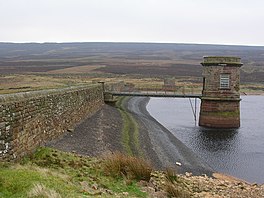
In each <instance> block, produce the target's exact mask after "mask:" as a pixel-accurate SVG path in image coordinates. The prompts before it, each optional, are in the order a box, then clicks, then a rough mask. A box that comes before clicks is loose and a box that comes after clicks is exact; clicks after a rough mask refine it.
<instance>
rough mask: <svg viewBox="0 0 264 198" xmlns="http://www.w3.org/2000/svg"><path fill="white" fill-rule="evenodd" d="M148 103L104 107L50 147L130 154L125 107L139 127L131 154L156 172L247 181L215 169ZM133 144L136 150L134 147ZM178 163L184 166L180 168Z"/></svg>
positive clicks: (129, 101)
mask: <svg viewBox="0 0 264 198" xmlns="http://www.w3.org/2000/svg"><path fill="white" fill-rule="evenodd" d="M149 100H150V98H136V97H131V98H127V100H125V102H124V104H123V107H113V106H110V105H104V106H103V107H102V109H100V110H99V111H98V112H96V113H95V114H94V115H92V116H91V117H89V118H86V119H85V120H83V121H82V122H81V123H79V124H78V125H77V126H76V128H75V129H73V130H72V131H71V132H67V133H66V134H64V135H63V136H62V137H61V138H59V139H57V140H53V141H51V142H50V143H49V144H47V146H49V147H53V148H56V149H59V150H63V151H66V152H73V153H77V154H81V155H86V156H93V157H99V156H102V155H104V154H106V153H109V152H123V153H127V152H126V149H125V148H124V145H123V140H122V139H123V137H122V136H123V128H122V125H124V123H123V119H122V116H121V113H120V112H119V111H120V110H122V108H123V111H124V112H127V113H128V114H130V115H131V117H132V118H133V119H135V121H136V123H137V128H138V143H139V145H140V152H138V151H135V149H131V150H132V151H133V153H132V155H135V156H139V157H143V158H144V159H146V160H147V161H150V163H151V164H152V165H153V167H154V168H155V169H158V170H164V169H166V168H174V169H176V171H177V173H178V174H185V173H186V172H189V173H192V174H193V175H200V176H201V175H205V174H206V175H207V176H209V177H214V178H228V179H229V180H236V181H243V182H246V181H244V180H242V179H239V178H235V177H233V176H230V175H227V174H224V173H218V172H216V171H215V170H213V169H212V168H211V167H210V166H209V165H208V164H206V163H205V162H204V161H203V160H202V159H201V158H200V157H199V156H198V155H197V154H195V153H194V152H193V151H191V149H189V148H188V147H187V146H186V145H184V144H183V143H182V142H181V141H180V140H178V139H177V138H176V137H175V136H174V135H173V134H172V133H171V132H170V131H169V130H168V129H166V128H165V127H164V126H163V125H162V124H160V123H159V122H158V121H157V120H155V119H154V118H153V117H152V116H151V115H150V114H149V112H148V111H147V109H146V106H147V104H148V102H149ZM130 143H131V142H130ZM131 145H132V147H133V144H131ZM134 151H135V152H134ZM139 153H142V154H143V155H142V156H141V155H140V154H139ZM176 162H179V163H180V164H181V165H180V166H179V165H177V164H176ZM246 183H249V182H246Z"/></svg>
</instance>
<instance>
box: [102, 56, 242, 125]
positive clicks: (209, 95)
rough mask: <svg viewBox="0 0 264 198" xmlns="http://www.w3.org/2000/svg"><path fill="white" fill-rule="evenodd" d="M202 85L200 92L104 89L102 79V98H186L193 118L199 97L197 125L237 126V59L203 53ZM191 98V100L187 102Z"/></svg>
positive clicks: (106, 99) (238, 69)
mask: <svg viewBox="0 0 264 198" xmlns="http://www.w3.org/2000/svg"><path fill="white" fill-rule="evenodd" d="M201 64H202V66H203V74H202V76H203V88H202V91H201V94H196V93H193V91H191V92H186V89H185V88H184V87H181V88H178V90H181V92H179V91H178V90H175V89H174V90H173V89H168V88H169V87H168V86H165V87H164V88H165V89H164V90H160V89H158V90H155V89H150V90H143V91H142V90H140V91H139V90H134V89H133V88H132V89H131V88H130V89H127V90H125V91H124V90H119V91H116V90H108V89H107V88H106V85H105V83H104V82H100V83H102V86H103V90H104V100H105V102H110V103H111V102H115V96H133V97H164V98H189V101H190V104H191V108H192V111H193V114H194V119H195V122H196V103H197V101H196V99H200V100H201V106H200V115H199V125H200V126H204V127H211V128H238V127H240V100H241V99H240V93H239V84H240V67H241V66H242V63H241V59H240V58H238V57H222V56H210V57H204V58H203V62H202V63H201ZM191 98H194V99H195V100H194V104H193V103H192V102H191V100H190V99H191Z"/></svg>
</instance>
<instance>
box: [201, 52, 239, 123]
mask: <svg viewBox="0 0 264 198" xmlns="http://www.w3.org/2000/svg"><path fill="white" fill-rule="evenodd" d="M201 64H202V65H203V91H202V97H201V108H200V117H199V125H200V126H204V127H212V128H238V127H240V104H239V103H240V93H239V84H240V67H241V66H242V65H243V64H242V63H241V59H240V58H238V57H222V56H221V57H220V56H208V57H204V59H203V62H202V63H201Z"/></svg>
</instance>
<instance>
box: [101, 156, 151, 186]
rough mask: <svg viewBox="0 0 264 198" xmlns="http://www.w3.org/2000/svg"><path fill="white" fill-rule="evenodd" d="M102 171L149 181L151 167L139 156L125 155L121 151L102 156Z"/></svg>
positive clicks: (114, 175)
mask: <svg viewBox="0 0 264 198" xmlns="http://www.w3.org/2000/svg"><path fill="white" fill-rule="evenodd" d="M104 158H105V160H104V172H105V173H106V174H110V175H111V176H113V177H120V176H124V177H126V178H127V179H135V180H138V181H139V180H145V181H149V180H150V176H151V172H152V170H153V169H152V167H151V165H150V164H149V163H148V162H146V161H145V160H143V159H141V158H136V157H132V156H127V155H124V154H122V153H113V154H108V155H107V156H105V157H104Z"/></svg>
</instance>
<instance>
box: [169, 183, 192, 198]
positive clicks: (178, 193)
mask: <svg viewBox="0 0 264 198" xmlns="http://www.w3.org/2000/svg"><path fill="white" fill-rule="evenodd" d="M165 191H166V192H167V195H168V197H177V198H189V197H191V196H190V194H189V193H188V192H186V191H184V190H183V189H181V188H180V187H178V186H176V185H175V184H172V183H170V182H166V184H165Z"/></svg>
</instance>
